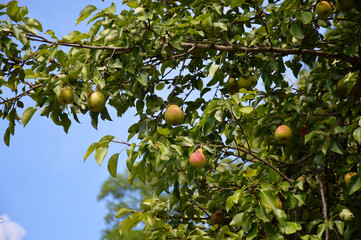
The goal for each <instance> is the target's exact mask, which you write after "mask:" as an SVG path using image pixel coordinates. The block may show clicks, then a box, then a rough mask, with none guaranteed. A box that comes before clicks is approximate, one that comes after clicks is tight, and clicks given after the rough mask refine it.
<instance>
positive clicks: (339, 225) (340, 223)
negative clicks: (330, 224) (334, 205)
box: [334, 220, 345, 235]
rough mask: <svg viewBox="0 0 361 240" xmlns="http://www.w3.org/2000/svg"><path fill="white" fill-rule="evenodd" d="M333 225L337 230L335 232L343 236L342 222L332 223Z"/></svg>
mask: <svg viewBox="0 0 361 240" xmlns="http://www.w3.org/2000/svg"><path fill="white" fill-rule="evenodd" d="M334 223H335V225H336V228H337V231H338V232H339V233H340V234H341V235H343V233H344V228H345V223H344V222H343V221H339V220H337V221H334Z"/></svg>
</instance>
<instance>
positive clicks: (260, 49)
mask: <svg viewBox="0 0 361 240" xmlns="http://www.w3.org/2000/svg"><path fill="white" fill-rule="evenodd" d="M8 33H9V34H10V36H14V34H13V33H12V32H8ZM26 38H27V39H28V40H31V41H36V42H43V43H48V44H53V45H61V46H68V47H78V48H88V49H95V50H110V51H116V52H130V51H132V50H133V48H134V47H128V48H125V47H110V46H92V45H86V44H81V43H73V42H65V41H61V40H58V41H50V40H48V39H46V38H45V37H42V36H39V35H35V34H27V35H26ZM181 46H182V47H183V48H185V49H189V48H193V49H201V50H218V51H222V52H243V53H246V54H247V53H267V52H269V53H279V54H282V55H296V54H297V55H298V54H306V55H311V56H316V57H324V58H331V59H339V60H343V61H346V62H348V63H350V64H352V65H355V64H357V63H358V62H360V61H361V58H360V56H358V55H356V54H355V55H354V57H351V56H348V55H346V54H343V53H338V54H333V53H329V52H326V51H323V50H313V49H302V48H300V49H295V48H276V47H264V46H253V47H244V46H241V45H237V44H233V45H232V46H224V45H219V44H214V43H209V44H199V43H197V42H196V43H190V42H187V43H181ZM164 47H167V48H173V47H172V45H171V44H166V45H165V46H164Z"/></svg>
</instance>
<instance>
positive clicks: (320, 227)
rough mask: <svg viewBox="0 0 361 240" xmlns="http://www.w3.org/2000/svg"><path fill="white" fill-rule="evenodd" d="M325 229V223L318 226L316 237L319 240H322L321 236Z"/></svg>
mask: <svg viewBox="0 0 361 240" xmlns="http://www.w3.org/2000/svg"><path fill="white" fill-rule="evenodd" d="M326 227H327V223H321V224H320V225H318V227H317V236H318V238H319V239H322V235H323V233H324V231H325V230H326Z"/></svg>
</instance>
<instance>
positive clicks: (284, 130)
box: [275, 125, 292, 144]
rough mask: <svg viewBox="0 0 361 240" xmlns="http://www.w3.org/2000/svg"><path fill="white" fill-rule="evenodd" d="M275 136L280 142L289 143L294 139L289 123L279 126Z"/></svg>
mask: <svg viewBox="0 0 361 240" xmlns="http://www.w3.org/2000/svg"><path fill="white" fill-rule="evenodd" d="M275 138H276V140H277V141H278V142H279V143H280V144H287V143H289V142H290V141H291V139H292V129H291V128H290V127H289V126H287V125H281V126H279V127H278V128H277V129H276V131H275Z"/></svg>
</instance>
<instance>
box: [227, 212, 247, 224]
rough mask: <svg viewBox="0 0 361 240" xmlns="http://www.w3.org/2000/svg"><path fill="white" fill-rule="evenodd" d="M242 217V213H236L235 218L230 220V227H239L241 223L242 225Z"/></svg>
mask: <svg viewBox="0 0 361 240" xmlns="http://www.w3.org/2000/svg"><path fill="white" fill-rule="evenodd" d="M243 215H244V213H243V212H241V213H238V214H237V215H236V216H234V217H233V218H232V221H231V223H230V224H229V225H231V226H232V227H239V226H241V225H242V223H243V221H242V219H243Z"/></svg>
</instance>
